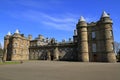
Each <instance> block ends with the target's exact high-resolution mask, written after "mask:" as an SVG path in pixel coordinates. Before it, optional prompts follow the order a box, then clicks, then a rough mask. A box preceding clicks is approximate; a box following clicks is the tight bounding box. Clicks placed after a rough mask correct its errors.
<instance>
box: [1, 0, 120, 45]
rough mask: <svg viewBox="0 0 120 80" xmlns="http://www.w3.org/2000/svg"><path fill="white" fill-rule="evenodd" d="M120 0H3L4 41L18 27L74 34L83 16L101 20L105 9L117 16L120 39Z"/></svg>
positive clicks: (52, 34)
mask: <svg viewBox="0 0 120 80" xmlns="http://www.w3.org/2000/svg"><path fill="white" fill-rule="evenodd" d="M119 8H120V0H0V27H1V29H0V42H1V43H2V44H3V38H4V36H5V35H6V34H7V33H8V31H10V32H11V33H12V34H13V33H14V32H15V30H16V29H19V30H20V32H21V33H24V34H25V35H26V36H27V35H28V34H32V35H33V37H37V36H38V34H42V35H44V36H45V37H49V38H50V37H51V38H52V37H54V38H56V39H57V40H58V41H61V40H62V39H66V40H68V38H72V36H73V30H74V29H75V28H76V23H77V22H78V19H79V18H80V16H84V17H85V19H86V21H87V22H92V21H98V20H99V19H100V17H101V14H102V12H103V11H106V12H107V13H109V14H110V17H111V18H112V20H113V23H114V24H113V30H114V39H115V41H118V42H120V36H119V34H120V26H119V25H120V9H119Z"/></svg>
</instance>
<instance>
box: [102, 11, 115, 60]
mask: <svg viewBox="0 0 120 80" xmlns="http://www.w3.org/2000/svg"><path fill="white" fill-rule="evenodd" d="M100 21H101V23H102V28H103V30H104V41H105V44H104V46H105V53H106V59H107V60H106V61H108V62H116V57H115V53H114V40H113V31H112V20H111V19H110V16H109V15H108V14H107V13H106V12H105V11H104V12H103V14H102V16H101V19H100Z"/></svg>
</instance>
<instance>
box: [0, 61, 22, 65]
mask: <svg viewBox="0 0 120 80" xmlns="http://www.w3.org/2000/svg"><path fill="white" fill-rule="evenodd" d="M4 64H20V62H19V61H6V62H0V65H4Z"/></svg>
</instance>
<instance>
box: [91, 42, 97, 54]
mask: <svg viewBox="0 0 120 80" xmlns="http://www.w3.org/2000/svg"><path fill="white" fill-rule="evenodd" d="M92 52H96V44H95V43H93V44H92Z"/></svg>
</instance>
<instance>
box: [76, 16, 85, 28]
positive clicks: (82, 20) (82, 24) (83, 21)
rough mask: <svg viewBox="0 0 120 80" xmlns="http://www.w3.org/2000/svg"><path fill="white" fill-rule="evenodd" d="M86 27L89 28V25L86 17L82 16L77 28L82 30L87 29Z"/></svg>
mask: <svg viewBox="0 0 120 80" xmlns="http://www.w3.org/2000/svg"><path fill="white" fill-rule="evenodd" d="M85 26H87V23H86V21H85V19H84V17H83V16H81V17H80V19H79V21H78V24H77V28H81V27H85Z"/></svg>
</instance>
